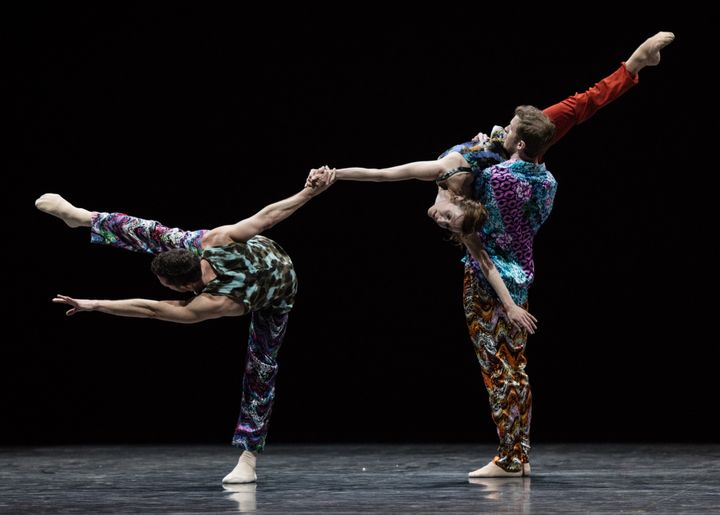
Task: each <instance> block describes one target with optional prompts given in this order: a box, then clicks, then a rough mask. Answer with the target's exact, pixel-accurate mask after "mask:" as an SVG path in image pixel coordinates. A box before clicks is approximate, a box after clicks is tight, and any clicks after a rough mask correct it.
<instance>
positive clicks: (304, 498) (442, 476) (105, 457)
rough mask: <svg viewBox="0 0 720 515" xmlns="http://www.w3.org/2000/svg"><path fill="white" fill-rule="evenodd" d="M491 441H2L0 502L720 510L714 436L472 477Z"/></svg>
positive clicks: (10, 506)
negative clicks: (250, 476)
mask: <svg viewBox="0 0 720 515" xmlns="http://www.w3.org/2000/svg"><path fill="white" fill-rule="evenodd" d="M493 450H494V448H493V447H492V446H490V445H483V446H478V445H475V446H470V445H462V446H459V445H442V446H441V445H429V446H421V445H312V446H297V445H293V446H289V445H270V446H269V447H268V449H267V451H266V452H265V453H264V454H263V455H262V456H261V458H260V459H259V460H258V483H257V486H256V485H243V486H238V487H237V488H235V489H233V490H227V489H224V488H223V487H222V486H221V484H220V480H221V479H222V477H223V476H224V475H225V474H226V473H227V472H229V471H230V470H231V469H232V468H233V466H234V465H235V462H236V461H237V457H238V455H239V454H238V453H237V451H236V450H235V449H233V448H231V447H204V446H173V447H170V446H168V447H157V446H152V447H150V446H149V447H143V446H117V447H107V446H104V447H95V446H93V447H91V446H78V447H38V448H30V447H24V448H4V449H0V512H2V513H231V512H250V511H256V512H257V513H620V512H623V513H633V512H636V513H645V512H655V513H673V514H674V513H720V445H676V444H672V445H670V444H653V445H644V444H637V445H635V444H623V445H607V444H606V445H598V444H587V445H583V444H567V445H561V444H553V445H542V444H540V445H537V446H536V448H534V449H533V453H532V465H533V476H532V478H526V479H525V478H510V479H487V480H471V481H472V482H471V481H469V480H468V478H467V472H468V471H470V470H472V469H474V468H477V467H479V466H482V465H484V464H485V463H486V462H487V461H488V459H489V458H490V457H491V456H492V454H493Z"/></svg>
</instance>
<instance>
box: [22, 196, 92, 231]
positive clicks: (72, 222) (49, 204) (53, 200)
mask: <svg viewBox="0 0 720 515" xmlns="http://www.w3.org/2000/svg"><path fill="white" fill-rule="evenodd" d="M35 207H36V208H38V209H39V210H40V211H42V212H43V213H47V214H49V215H53V216H57V217H58V218H60V219H61V220H62V221H63V222H65V223H66V224H67V225H68V226H70V227H90V224H91V222H92V213H91V212H90V211H88V210H87V209H82V208H79V207H75V206H73V205H72V204H71V203H70V202H68V201H67V200H65V199H64V198H62V197H61V196H60V195H58V194H57V193H45V194H44V195H42V196H40V198H38V199H37V200H36V201H35Z"/></svg>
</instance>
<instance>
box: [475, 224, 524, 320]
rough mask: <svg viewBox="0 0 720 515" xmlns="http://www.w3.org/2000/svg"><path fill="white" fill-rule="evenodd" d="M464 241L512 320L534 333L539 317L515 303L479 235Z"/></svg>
mask: <svg viewBox="0 0 720 515" xmlns="http://www.w3.org/2000/svg"><path fill="white" fill-rule="evenodd" d="M463 243H464V244H465V246H466V247H467V249H468V250H469V251H470V254H471V255H472V257H474V258H475V260H476V261H477V262H478V264H479V265H480V270H481V271H482V273H483V275H484V276H485V278H486V279H487V280H488V282H489V283H490V286H492V288H493V290H495V293H496V294H497V296H498V298H499V299H500V302H501V303H502V305H503V308H504V309H505V311H506V312H507V315H508V318H509V319H510V322H512V323H513V324H514V325H515V326H517V327H519V328H521V329H525V330H526V331H527V332H529V333H530V334H534V333H535V329H536V328H537V325H536V324H537V319H536V318H535V317H534V316H532V315H531V314H530V313H528V312H527V311H526V310H524V309H523V308H521V307H520V306H518V305H517V304H515V301H514V300H513V299H512V297H511V296H510V292H509V291H508V289H507V286H506V285H505V282H504V281H503V280H502V277H500V273H499V272H498V270H497V268H496V267H495V264H494V263H493V262H492V259H490V256H488V254H487V252H485V249H484V248H483V244H482V241H481V240H480V238H479V237H478V236H477V235H468V236H465V237H464V238H463Z"/></svg>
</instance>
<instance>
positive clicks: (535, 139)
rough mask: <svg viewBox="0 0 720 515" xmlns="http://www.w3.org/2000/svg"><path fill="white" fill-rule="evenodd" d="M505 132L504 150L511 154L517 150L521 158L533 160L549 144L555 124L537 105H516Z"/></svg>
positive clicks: (553, 133)
mask: <svg viewBox="0 0 720 515" xmlns="http://www.w3.org/2000/svg"><path fill="white" fill-rule="evenodd" d="M505 132H506V133H507V134H506V136H505V141H504V142H503V147H504V148H505V150H506V151H507V152H508V153H509V154H511V155H512V154H514V153H516V152H517V153H518V155H519V156H520V158H521V159H527V160H530V161H534V160H535V159H537V158H538V157H540V156H541V155H542V154H543V153H544V152H545V150H546V149H547V147H548V145H550V142H551V141H552V139H553V136H554V135H555V125H553V122H551V121H550V118H548V117H547V116H546V115H545V113H543V112H542V111H541V110H540V109H538V108H537V107H533V106H518V107H516V108H515V116H514V117H513V119H512V120H511V121H510V125H508V126H507V127H505Z"/></svg>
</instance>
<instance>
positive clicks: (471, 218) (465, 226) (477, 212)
mask: <svg viewBox="0 0 720 515" xmlns="http://www.w3.org/2000/svg"><path fill="white" fill-rule="evenodd" d="M450 201H451V202H452V203H453V204H455V205H456V206H458V207H459V208H460V209H461V210H462V212H463V221H462V224H460V234H458V233H451V235H450V239H451V240H452V241H454V242H455V243H462V237H463V236H465V235H467V234H473V233H476V232H478V231H479V230H480V228H481V227H482V226H483V224H484V223H485V220H487V217H488V212H487V210H486V209H485V206H484V205H483V204H482V202H478V201H477V200H472V199H469V198H465V197H462V196H460V195H453V196H452V197H451V198H450Z"/></svg>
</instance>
